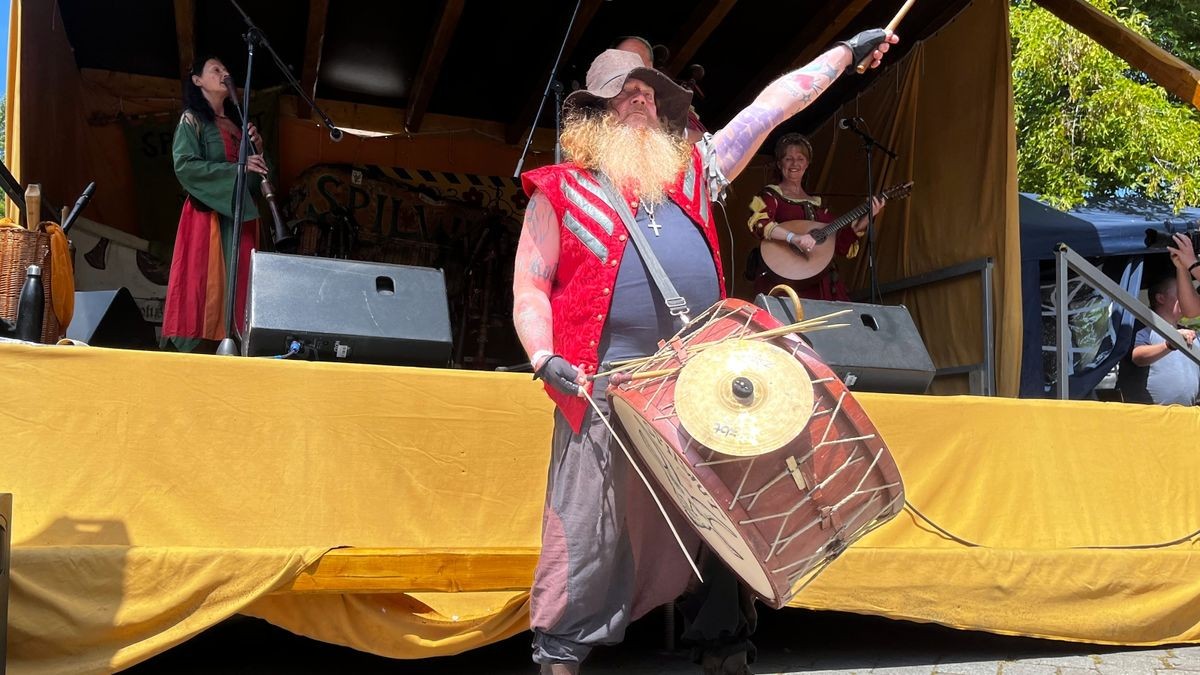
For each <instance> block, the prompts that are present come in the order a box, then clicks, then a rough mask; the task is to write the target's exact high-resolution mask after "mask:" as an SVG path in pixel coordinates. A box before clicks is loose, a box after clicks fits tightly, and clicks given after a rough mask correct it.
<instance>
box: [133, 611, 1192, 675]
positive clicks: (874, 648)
mask: <svg viewBox="0 0 1200 675" xmlns="http://www.w3.org/2000/svg"><path fill="white" fill-rule="evenodd" d="M755 642H756V644H757V645H758V647H759V659H758V662H757V663H756V664H755V666H754V672H755V673H762V674H767V673H779V674H787V675H791V674H793V673H805V674H808V673H812V674H819V673H827V674H828V673H838V674H841V675H847V674H851V673H861V674H872V675H876V674H877V675H1112V674H1122V675H1124V674H1129V675H1140V674H1147V675H1151V674H1160V673H1168V672H1169V673H1174V674H1175V675H1185V674H1186V673H1189V672H1192V673H1200V646H1189V645H1181V646H1174V647H1167V648H1162V647H1155V648H1143V649H1135V648H1128V647H1107V646H1100V645H1087V644H1077V643H1067V642H1056V641H1051V640H1036V639H1032V638H1015V637H1005V636H998V635H989V634H985V633H976V632H970V631H958V630H953V629H950V628H944V627H941V626H934V625H926V624H916V623H909V622H904V621H889V620H887V619H881V618H877V617H865V616H855V615H852V614H841V613H837V612H810V611H804V610H790V609H789V610H783V611H780V612H771V611H769V610H764V611H762V613H761V616H760V626H759V631H758V634H757V635H756V636H755ZM528 644H529V637H528V635H520V636H517V637H515V638H512V639H509V640H505V641H504V642H501V643H498V644H494V645H489V646H487V647H483V648H481V649H477V650H473V651H471V652H467V653H466V654H460V655H458V656H453V657H445V658H437V659H423V660H419V661H398V660H393V659H385V658H381V657H377V656H372V655H369V654H364V653H361V652H357V651H354V650H351V649H347V648H344V647H338V646H336V645H330V644H326V643H322V642H317V641H314V640H309V639H307V638H302V637H298V636H295V635H292V634H291V633H288V632H286V631H283V630H281V629H278V628H275V627H273V626H271V625H269V624H267V623H266V622H263V621H260V620H258V619H251V618H246V617H237V618H234V619H231V620H229V621H227V622H225V623H223V624H221V625H219V626H216V627H214V628H213V629H211V630H209V631H207V632H205V633H204V634H201V635H200V636H198V637H196V638H194V639H193V640H191V641H189V642H187V643H185V644H183V645H180V646H179V647H176V648H175V649H172V650H171V651H169V652H166V653H165V654H162V655H160V656H158V657H155V658H154V659H151V660H150V661H147V662H146V663H143V664H141V665H139V666H136V667H134V668H132V669H130V670H128V671H126V672H128V673H133V674H134V675H152V674H159V673H171V674H180V675H189V674H197V673H222V674H232V675H236V674H240V673H247V674H249V673H254V674H256V675H259V674H271V673H280V674H283V673H288V674H295V675H304V674H308V673H363V674H364V675H372V674H375V673H400V674H404V675H409V674H411V675H432V674H434V673H437V674H439V675H441V674H449V675H453V674H456V673H464V674H465V673H484V674H488V675H520V674H526V675H531V674H533V673H536V672H537V671H536V669H535V668H533V666H532V665H531V664H530V663H529V662H528V660H527V659H528V656H527V654H528ZM233 654H239V656H238V657H236V658H234V657H233V656H232V655H233ZM584 673H585V675H657V674H664V675H684V674H691V673H699V668H698V667H697V666H694V665H693V664H692V663H691V662H690V661H689V659H688V655H687V653H686V652H684V651H682V650H675V651H668V650H667V649H665V631H664V627H663V624H662V620H661V617H659V616H653V615H652V616H650V617H647V618H646V619H643V620H642V621H641V622H639V623H637V624H635V625H634V626H633V627H631V629H630V632H629V635H628V636H627V638H626V641H625V643H624V644H622V645H620V646H617V647H611V648H606V649H601V650H597V652H596V653H595V655H594V656H593V658H592V659H590V660H589V661H588V663H587V667H586V669H585V670H584Z"/></svg>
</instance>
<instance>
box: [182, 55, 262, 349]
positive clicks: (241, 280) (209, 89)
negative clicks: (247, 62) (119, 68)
mask: <svg viewBox="0 0 1200 675" xmlns="http://www.w3.org/2000/svg"><path fill="white" fill-rule="evenodd" d="M227 77H229V71H228V70H226V68H225V64H223V63H221V61H220V59H216V58H204V59H198V60H197V61H196V63H195V64H194V65H193V66H192V70H191V75H190V76H189V77H188V78H186V79H185V80H184V82H183V107H184V110H183V116H182V117H180V119H179V126H177V127H176V128H175V142H174V146H173V150H172V154H173V157H174V162H175V175H176V177H178V178H179V183H180V185H182V186H183V189H184V191H186V192H187V199H186V200H185V201H184V204H183V211H182V213H181V214H180V216H179V229H178V231H177V232H176V235H175V252H174V255H173V256H172V259H171V277H170V281H169V282H168V284H167V299H166V307H165V308H164V312H163V331H162V336H163V340H164V342H166V343H168V344H169V346H171V347H173V348H174V349H177V350H179V351H209V352H211V351H213V350H214V349H215V347H216V343H217V342H218V341H220V340H221V339H223V338H224V337H225V331H226V326H225V323H226V317H225V290H226V286H227V285H228V280H227V279H228V274H227V270H228V266H229V264H230V262H231V261H232V260H233V255H234V254H233V251H234V243H233V206H234V193H235V189H234V184H235V181H236V179H237V157H238V144H239V143H240V142H241V124H240V122H241V121H240V120H239V119H238V118H237V112H236V110H235V109H234V106H233V103H232V102H231V101H229V100H228V97H229V90H228V89H227V88H226V87H225V84H224V80H225V78H227ZM249 133H250V141H251V144H252V146H251V149H250V152H251V153H252V154H251V155H250V156H249V157H247V159H246V172H247V173H246V186H247V195H246V199H245V205H244V207H243V215H242V218H243V221H244V222H243V223H242V231H241V236H240V241H239V242H238V244H239V245H238V246H237V250H238V265H237V276H238V279H237V284H236V288H237V293H236V295H235V296H234V297H235V298H236V306H235V310H234V316H235V317H236V321H237V324H238V325H237V332H238V333H240V332H241V329H242V328H243V325H242V324H243V323H244V320H245V319H244V317H245V307H246V305H245V302H246V283H247V278H248V274H249V267H250V251H251V249H253V248H254V247H255V246H256V244H257V242H258V209H257V208H256V207H255V204H254V199H253V198H252V197H251V196H250V194H251V190H252V191H253V192H255V193H257V192H258V190H259V182H260V180H261V177H260V174H262V175H266V173H267V165H266V163H265V162H264V161H263V157H262V139H261V138H260V137H259V135H258V131H257V130H256V129H255V128H254V125H253V124H251V125H250V126H249Z"/></svg>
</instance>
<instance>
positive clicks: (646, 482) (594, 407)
mask: <svg viewBox="0 0 1200 675" xmlns="http://www.w3.org/2000/svg"><path fill="white" fill-rule="evenodd" d="M583 395H584V397H585V398H587V400H588V403H590V404H592V410H593V411H595V413H596V417H599V418H600V421H601V422H604V426H605V427H607V428H608V433H610V434H612V437H613V439H614V440H615V441H616V442H617V445H619V446H621V451H622V452H624V453H625V459H628V460H629V464H630V465H631V466H632V467H633V470H634V471H636V472H637V475H638V478H641V479H642V484H643V485H645V486H646V489H647V490H649V491H650V496H651V497H653V498H654V503H655V504H656V505H657V506H658V512H659V513H661V514H662V517H663V520H665V521H667V527H668V528H670V530H671V534H672V535H674V536H675V543H676V544H679V550H680V551H681V552H682V553H683V557H684V558H687V561H688V564H689V565H691V566H692V572H695V574H696V579H698V580H699V581H700V582H701V583H703V582H704V577H702V576H700V568H699V567H696V561H695V560H692V554H691V552H690V551H688V548H687V546H684V545H683V539H681V538H680V537H679V532H678V531H676V530H675V523H674V522H672V521H671V516H669V515H667V510H666V509H665V508H663V505H662V502H661V501H660V500H659V499H658V493H657V492H655V490H654V488H653V487H652V486H651V485H650V481H649V480H647V479H646V474H645V473H642V468H641V466H639V465H638V463H637V461H636V460H634V458H633V453H631V452H629V448H627V447H625V442H624V441H622V440H621V437H620V436H618V435H617V432H616V430H615V429H613V426H612V423H611V422H609V421H608V418H607V417H605V416H604V413H603V412H602V411H601V410H600V406H598V405H596V399H594V398H592V397H591V396H588V393H587V392H586V391H584V392H583Z"/></svg>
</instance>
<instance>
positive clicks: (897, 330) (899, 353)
mask: <svg viewBox="0 0 1200 675" xmlns="http://www.w3.org/2000/svg"><path fill="white" fill-rule="evenodd" d="M754 304H756V305H758V306H759V307H762V308H764V309H766V310H767V311H769V312H770V313H771V315H772V316H774V317H775V318H776V319H778V320H779V321H781V322H783V323H785V324H786V323H794V322H795V321H796V317H795V314H796V312H795V310H794V309H793V308H792V301H791V300H789V299H787V298H778V297H773V296H766V295H759V296H758V297H757V298H755V300H754ZM800 305H801V306H802V307H803V309H804V318H806V319H811V318H815V317H818V316H823V315H825V314H830V313H833V312H837V311H840V310H844V309H848V310H850V312H849V313H847V314H843V315H841V316H839V317H836V318H833V319H831V320H830V322H831V323H846V324H850V325H849V326H847V327H845V328H832V329H829V330H821V331H813V332H811V333H805V334H804V338H805V339H806V340H807V341H808V342H809V344H811V345H812V347H813V349H814V350H816V352H817V354H819V355H820V356H821V359H822V360H823V361H825V363H826V365H828V366H829V367H830V368H832V369H833V372H835V373H837V376H838V377H840V378H842V381H843V382H845V383H846V386H847V387H848V388H850V389H852V390H854V391H878V392H888V393H897V394H923V393H925V392H926V391H928V390H929V383H930V382H932V381H933V375H934V372H935V370H936V369H935V368H934V367H933V361H932V360H930V358H929V351H928V350H927V349H926V348H925V343H924V341H922V340H921V334H920V333H918V332H917V326H916V324H914V323H913V320H912V316H911V315H909V313H908V308H907V307H905V306H904V305H868V304H864V303H857V302H828V301H824V300H808V299H805V298H801V299H800Z"/></svg>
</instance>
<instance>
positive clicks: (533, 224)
mask: <svg viewBox="0 0 1200 675" xmlns="http://www.w3.org/2000/svg"><path fill="white" fill-rule="evenodd" d="M557 270H558V218H557V217H556V216H555V214H554V207H552V206H551V205H550V200H549V199H547V198H546V196H545V195H543V194H542V193H541V192H534V193H533V197H531V198H530V200H529V205H528V206H527V207H526V208H525V223H524V225H523V227H522V228H521V238H520V240H519V241H518V242H517V261H516V267H515V268H514V270H513V324H514V325H515V326H516V329H517V337H519V338H520V339H521V345H522V346H524V347H525V353H526V354H528V355H529V359H530V361H531V362H532V361H537V362H536V363H534V364H533V369H534V370H535V371H536V370H537V369H538V368H540V367H541V365H542V362H544V361H545V359H546V357H547V356H549V355H550V354H553V353H554V337H553V330H552V329H553V327H554V326H553V319H552V317H551V314H550V288H551V286H552V284H553V283H554V274H555V272H556V271H557Z"/></svg>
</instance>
